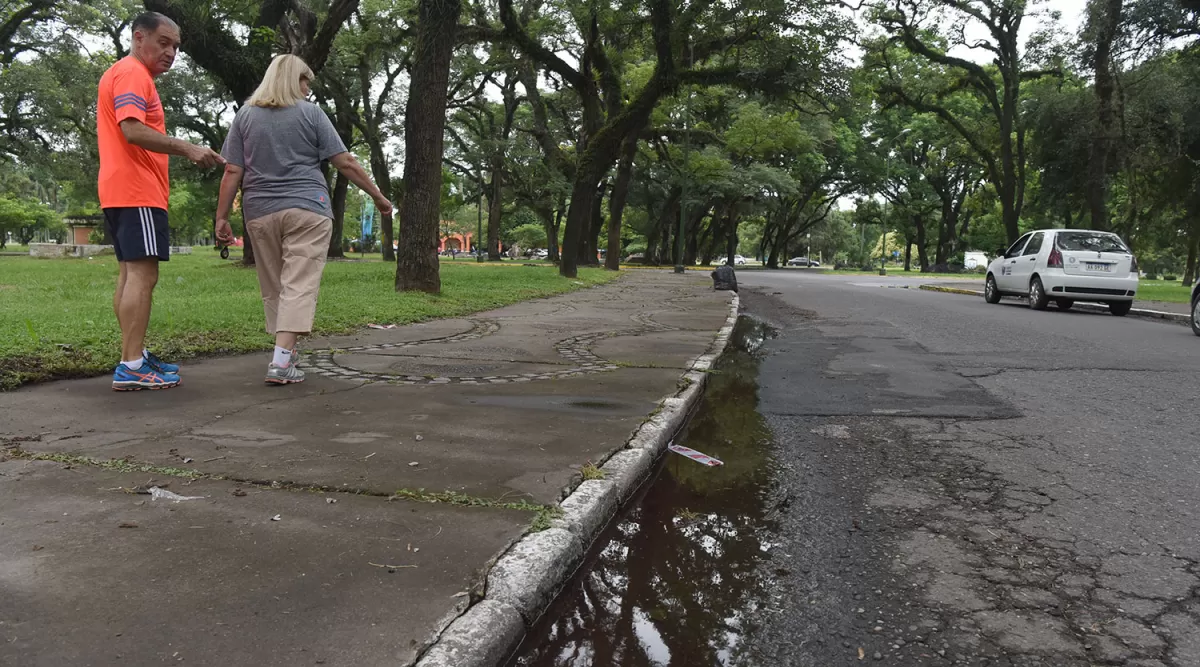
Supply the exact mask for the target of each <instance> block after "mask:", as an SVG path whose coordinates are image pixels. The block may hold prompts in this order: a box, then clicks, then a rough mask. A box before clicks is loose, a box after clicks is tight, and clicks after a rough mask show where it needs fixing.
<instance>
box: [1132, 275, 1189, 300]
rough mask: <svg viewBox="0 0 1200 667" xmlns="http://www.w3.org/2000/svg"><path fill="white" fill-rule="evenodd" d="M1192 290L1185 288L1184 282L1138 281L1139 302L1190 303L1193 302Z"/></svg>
mask: <svg viewBox="0 0 1200 667" xmlns="http://www.w3.org/2000/svg"><path fill="white" fill-rule="evenodd" d="M1191 296H1192V288H1190V287H1184V286H1183V283H1182V282H1179V281H1171V282H1167V281H1165V280H1141V281H1138V292H1137V299H1138V301H1169V302H1172V303H1188V302H1189V301H1190V300H1191Z"/></svg>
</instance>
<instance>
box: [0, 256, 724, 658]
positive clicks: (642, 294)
mask: <svg viewBox="0 0 1200 667" xmlns="http://www.w3.org/2000/svg"><path fill="white" fill-rule="evenodd" d="M731 317H732V314H731V310H730V295H729V294H728V293H725V292H720V293H717V292H713V291H712V289H711V287H710V283H709V280H708V279H707V278H706V277H703V276H697V275H685V276H675V275H673V274H671V273H667V272H634V273H631V274H629V275H626V276H624V277H622V278H621V279H619V280H618V281H616V282H614V283H612V284H609V285H605V286H602V287H597V288H593V289H590V290H586V291H582V292H576V293H574V294H567V295H563V296H559V297H554V298H549V299H542V300H537V301H531V302H525V303H521V304H517V305H514V306H510V307H506V308H502V309H499V310H495V311H490V312H486V313H480V314H478V315H476V316H473V317H469V318H463V319H455V320H443V321H436V322H430V323H427V324H423V325H413V326H406V327H402V328H397V329H392V330H368V331H365V332H363V333H361V334H359V335H356V336H349V337H339V338H330V339H323V340H312V341H307V342H305V343H302V344H301V349H302V351H304V352H305V357H304V361H303V362H302V365H303V366H305V367H306V371H308V372H309V379H308V381H306V382H305V383H304V384H301V385H296V386H290V387H271V386H266V385H264V384H263V383H262V373H263V369H264V367H265V361H266V357H265V356H264V355H261V354H260V355H254V356H251V357H233V358H223V359H213V360H208V361H202V362H197V363H193V364H189V365H187V366H186V367H185V368H184V370H183V372H182V375H183V377H184V384H183V385H182V386H181V387H179V388H177V389H172V390H170V391H159V392H136V393H132V394H129V393H117V392H113V391H111V390H110V389H109V382H110V380H109V378H107V377H101V378H94V379H90V380H79V381H68V382H57V383H52V384H46V385H41V386H35V387H31V388H27V389H23V390H20V391H15V392H11V393H4V394H0V446H2V447H3V449H0V664H3V665H22V666H29V667H32V666H42V665H45V666H50V665H54V666H58V665H116V664H122V665H139V666H140V665H159V664H180V663H184V664H198V665H251V664H253V665H306V664H322V665H355V666H361V665H409V664H413V663H414V662H415V661H416V660H417V658H418V657H419V656H420V655H421V654H422V653H423V652H424V651H425V650H426V649H427V648H428V647H429V646H430V645H431V644H433V643H434V642H435V641H436V640H437V639H438V637H439V635H440V634H441V633H442V631H443V630H444V629H445V628H446V627H447V626H448V625H449V624H450V623H451V622H452V621H454V619H455V618H456V617H458V616H460V615H461V614H462V613H463V612H464V610H466V609H467V608H468V606H470V605H471V604H473V603H476V602H478V601H480V600H483V599H487V600H489V601H491V600H492V598H493V597H494V595H493V594H492V593H493V591H489V590H487V588H488V587H487V586H485V581H486V577H487V576H488V573H489V570H491V569H492V566H493V564H494V563H495V562H496V560H497V558H498V557H500V556H501V554H504V553H505V552H506V551H507V550H509V549H510V547H511V546H512V545H513V544H514V543H515V542H516V541H517V540H519V539H520V538H521V537H522V535H525V534H526V533H527V532H528V531H529V530H530V528H531V526H535V525H536V528H538V529H541V528H545V527H547V526H551V525H553V526H555V527H554V528H552V529H551V530H546V531H542V532H541V533H538V534H537V535H546V536H547V538H546V539H550V538H551V537H554V536H555V535H558V534H561V533H566V532H568V530H567V529H570V531H574V532H573V533H572V534H574V535H575V536H576V538H575V539H576V541H577V543H576V544H575V545H574V547H573V548H575V549H577V550H578V549H579V548H580V547H579V543H578V540H579V539H582V540H583V542H582V544H583V547H584V548H586V541H587V535H586V531H585V532H579V531H578V529H579V526H578V521H577V520H576V519H575V518H572V517H573V515H572V513H571V511H570V510H569V511H568V512H567V515H566V517H567V518H566V520H564V519H563V518H562V512H561V511H560V510H559V509H557V508H558V503H559V501H561V500H562V499H563V498H564V497H566V495H567V494H568V493H570V492H571V490H572V489H574V488H575V487H576V486H577V485H578V484H579V481H580V479H581V469H582V468H583V467H584V466H585V465H586V464H588V463H589V462H591V463H594V464H597V465H598V464H600V463H602V462H604V461H605V460H606V459H607V458H608V457H609V456H610V455H611V454H612V453H613V452H614V451H616V450H618V449H621V448H623V447H626V446H627V444H628V443H630V440H631V434H635V433H637V432H640V431H639V430H638V429H644V428H645V427H644V426H643V423H644V422H646V420H647V417H648V416H650V415H652V414H654V413H662V412H663V410H664V407H663V406H666V407H668V408H670V410H668V412H671V414H674V415H676V417H677V418H682V416H683V415H684V414H685V411H686V407H687V405H686V403H687V402H688V401H687V400H684V399H683V398H669V399H666V402H664V397H670V396H675V395H676V394H678V393H680V391H681V390H680V387H681V386H685V388H686V385H688V384H694V385H695V386H692V387H691V388H690V391H688V397H689V400H690V397H691V396H693V395H697V394H698V391H697V390H698V389H699V384H701V383H702V378H703V375H701V374H698V373H696V372H694V371H695V370H696V369H697V368H698V369H699V370H701V371H702V370H704V369H705V367H706V365H707V363H708V362H707V361H706V360H711V357H712V355H713V354H715V351H719V348H720V347H721V346H722V345H723V344H724V340H723V339H722V336H719V335H718V332H719V331H722V330H723V331H724V332H725V333H724V334H722V335H723V336H727V331H728V329H727V325H729V324H731ZM723 328H725V329H723ZM697 359H700V360H701V361H700V363H698V364H697ZM689 371H692V372H691V373H690V374H689ZM685 374H686V375H687V377H688V378H689V380H687V381H684V382H683V383H682V384H681V377H684V376H685ZM672 401H673V402H672ZM650 422H654V423H658V424H659V426H660V427H661V426H663V424H664V423H665V422H663V418H662V417H661V414H659V416H655V418H654V419H651V420H650ZM661 440H662V438H661V436H660V437H658V440H656V442H657V446H658V451H661V446H662V445H665V441H661ZM638 454H639V455H640V454H642V452H638ZM627 458H628V457H627ZM650 458H652V457H651V456H642V457H641V458H638V459H637V462H639V463H641V464H643V467H645V465H644V464H645V463H646V461H648V460H649V459H650ZM643 459H644V460H643ZM627 481H628V480H627ZM589 484H591V483H589ZM585 486H587V485H586V484H585ZM151 487H159V488H162V489H165V490H166V491H168V492H171V493H175V494H178V495H180V496H185V497H195V498H194V499H191V500H173V499H171V498H169V497H165V498H164V497H158V496H156V495H149V493H150V490H151ZM589 488H590V487H589ZM155 493H159V492H155ZM159 495H161V494H159ZM579 495H580V494H579V493H576V494H575V495H573V496H571V501H576V500H577V499H578V497H579ZM606 498H607V500H606V501H605V502H604V503H600V505H597V507H602V509H604V511H605V512H607V513H608V514H611V512H612V511H615V504H614V498H615V496H611V494H610V496H606ZM569 504H570V502H568V505H569ZM605 518H606V517H605ZM564 521H566V523H564ZM572 521H574V522H575V523H570V522H572ZM568 524H569V525H568ZM597 530H598V527H597ZM579 536H582V538H580V537H579ZM527 541H528V538H527V540H526V541H523V542H522V543H521V544H525V543H526V542H527ZM507 562H508V561H507V560H504V559H501V560H500V563H501V566H502V567H503V566H504V565H505V563H507ZM567 574H569V571H567V572H559V573H557V574H555V575H554V577H558V578H561V577H563V576H566V575H567ZM497 576H498V575H496V573H493V574H492V580H493V583H492V586H491V587H492V588H495V589H499V588H502V587H503V586H501V585H500V584H497V583H495V582H496V581H497V579H496V577H497ZM543 578H546V577H543ZM561 583H563V582H562V581H545V582H541V583H540V584H538V585H539V586H541V588H542V589H544V590H542V591H541V593H542V594H543V595H542V597H544V594H546V592H547V591H549V592H551V593H552V592H553V591H554V590H555V589H556V587H557V586H558V585H560V584H561ZM518 593H519V594H521V595H523V594H524V593H521V592H520V591H518ZM522 599H524V598H522ZM530 599H534V598H530ZM536 599H537V600H540V599H541V598H540V597H539V598H536ZM505 604H506V603H505ZM538 604H540V602H538ZM476 606H477V607H481V608H482V607H483V606H484V605H476ZM500 606H504V604H501V605H500ZM473 611H474V610H473ZM521 614H522V616H523V617H527V616H529V615H530V612H529V610H528V609H522V610H521ZM526 620H528V619H526ZM498 646H500V645H499V644H497V643H494V645H493V646H492V647H491V650H493V651H496V650H500V649H499V648H497V647H498ZM472 659H475V658H472ZM463 660H467V658H463ZM461 664H467V663H466V662H462V663H461Z"/></svg>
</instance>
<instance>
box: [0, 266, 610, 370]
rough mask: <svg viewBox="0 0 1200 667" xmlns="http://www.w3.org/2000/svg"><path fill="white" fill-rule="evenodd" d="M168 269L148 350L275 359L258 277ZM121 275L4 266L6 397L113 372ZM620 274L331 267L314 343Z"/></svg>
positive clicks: (0, 325)
mask: <svg viewBox="0 0 1200 667" xmlns="http://www.w3.org/2000/svg"><path fill="white" fill-rule="evenodd" d="M195 252H196V254H193V255H179V256H176V257H173V258H172V259H171V261H170V262H169V263H167V264H164V265H163V266H162V272H161V275H160V278H159V284H158V288H157V289H156V290H155V293H154V311H153V314H152V316H151V320H150V331H149V334H148V336H147V342H148V346H149V347H151V348H153V349H154V350H155V351H156V352H157V353H159V354H160V356H162V357H164V358H168V359H188V358H191V357H197V356H211V355H221V354H238V353H245V352H253V351H257V350H266V349H270V347H271V345H272V343H273V341H272V339H271V337H270V336H268V335H267V334H266V333H265V332H264V331H263V312H262V300H261V298H260V296H259V291H258V279H257V277H256V276H255V273H254V269H252V268H244V267H242V266H241V265H240V264H238V263H235V262H233V261H223V260H221V259H219V258H218V256H217V254H216V253H215V252H213V251H212V249H211V248H197V249H196V251H195ZM116 275H117V265H116V260H115V259H114V258H113V257H111V256H108V257H99V258H94V259H90V260H88V259H35V258H32V257H0V390H7V389H13V388H15V387H18V386H20V385H22V384H26V383H30V382H40V381H45V380H52V379H60V378H69V377H88V376H93V375H100V374H103V373H106V372H110V371H111V370H112V366H113V364H115V363H116V362H117V357H118V356H119V352H120V350H119V348H120V330H119V329H118V328H117V322H116V318H115V317H114V316H113V313H112V293H113V289H114V286H115V285H116ZM616 275H617V274H615V273H613V272H607V271H604V270H602V269H580V271H579V278H578V279H577V280H568V279H566V278H562V277H560V276H559V275H558V273H557V272H556V271H553V270H550V269H549V268H529V267H524V266H522V265H521V264H520V263H517V262H511V263H508V262H506V263H502V264H494V263H493V264H488V263H484V264H478V265H477V264H475V263H474V262H446V263H443V264H442V265H441V276H442V294H441V295H439V296H431V295H428V294H416V293H397V292H396V291H395V290H394V288H393V284H394V280H395V268H394V265H392V264H389V263H383V262H381V261H378V260H367V261H361V262H358V261H355V262H330V263H329V264H328V265H327V267H326V269H325V277H324V280H323V281H322V284H321V297H320V301H319V303H318V306H317V319H316V322H315V324H314V332H313V333H314V334H317V335H323V334H336V333H345V332H349V331H352V330H354V329H356V328H359V327H362V326H363V325H366V324H368V323H371V322H377V323H395V324H405V323H409V322H418V321H423V320H429V319H436V318H442V317H456V316H460V315H465V314H468V313H473V312H479V311H483V310H489V309H492V308H498V307H500V306H504V305H507V304H510V303H515V302H517V301H523V300H526V299H532V298H537V297H543V296H550V295H554V294H561V293H564V292H569V291H571V290H574V289H579V288H581V287H585V286H590V285H596V284H600V283H604V282H607V281H609V280H612V279H613V278H615V277H616Z"/></svg>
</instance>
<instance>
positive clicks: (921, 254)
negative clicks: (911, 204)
mask: <svg viewBox="0 0 1200 667" xmlns="http://www.w3.org/2000/svg"><path fill="white" fill-rule="evenodd" d="M913 224H914V225H915V226H916V228H917V261H919V262H920V263H921V273H928V272H929V251H928V250H926V249H925V221H924V220H922V219H921V216H919V215H914V216H913Z"/></svg>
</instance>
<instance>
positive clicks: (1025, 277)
mask: <svg viewBox="0 0 1200 667" xmlns="http://www.w3.org/2000/svg"><path fill="white" fill-rule="evenodd" d="M997 254H999V255H1000V257H997V258H996V259H995V260H993V261H992V263H991V264H990V265H989V266H988V271H987V278H986V280H985V282H984V289H983V293H984V298H985V299H986V300H987V302H988V303H1000V298H1001V297H1004V296H1025V297H1028V299H1029V307H1030V308H1033V309H1034V310H1043V309H1045V308H1046V306H1047V304H1049V303H1050V302H1051V301H1054V302H1055V303H1056V304H1057V305H1058V309H1059V310H1067V309H1069V308H1070V307H1071V306H1073V305H1075V301H1077V300H1079V301H1098V302H1100V303H1104V304H1107V305H1108V312H1110V313H1112V314H1113V315H1116V316H1117V317H1121V316H1123V315H1126V314H1128V313H1129V309H1130V308H1131V307H1132V306H1133V299H1134V297H1135V296H1136V295H1137V289H1138V266H1137V259H1136V258H1135V257H1134V256H1133V253H1132V252H1131V251H1130V250H1129V247H1128V246H1126V245H1125V242H1124V241H1122V240H1121V237H1119V236H1117V235H1116V234H1110V233H1108V232H1097V231H1092V230H1087V229H1043V230H1038V231H1034V232H1029V233H1028V234H1026V235H1024V236H1022V237H1021V238H1019V239H1017V242H1016V243H1014V244H1012V246H1010V247H1009V248H1008V250H1004V251H999V252H998V253H997ZM1192 310H1193V311H1195V308H1193V309H1192ZM1194 316H1195V313H1194V312H1193V317H1194Z"/></svg>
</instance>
